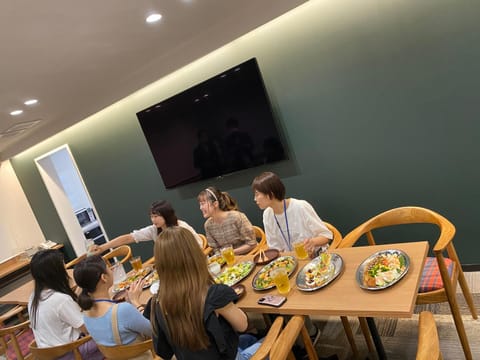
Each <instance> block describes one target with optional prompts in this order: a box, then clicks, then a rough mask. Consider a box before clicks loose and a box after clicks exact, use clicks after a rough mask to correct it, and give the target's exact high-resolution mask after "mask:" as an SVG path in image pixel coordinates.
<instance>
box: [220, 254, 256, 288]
mask: <svg viewBox="0 0 480 360" xmlns="http://www.w3.org/2000/svg"><path fill="white" fill-rule="evenodd" d="M254 267H255V264H254V263H253V261H251V260H248V261H242V262H239V263H238V264H235V265H233V266H230V267H227V268H226V269H225V270H223V271H222V272H221V273H220V274H218V275H217V277H216V278H215V281H216V282H217V283H219V284H225V285H228V286H233V285H235V284H238V283H239V282H240V281H242V280H243V279H245V278H246V277H247V276H248V275H250V273H251V272H252V270H253V268H254Z"/></svg>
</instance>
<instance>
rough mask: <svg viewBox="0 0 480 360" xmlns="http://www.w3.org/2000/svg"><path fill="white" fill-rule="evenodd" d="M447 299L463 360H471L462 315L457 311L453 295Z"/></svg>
mask: <svg viewBox="0 0 480 360" xmlns="http://www.w3.org/2000/svg"><path fill="white" fill-rule="evenodd" d="M447 297H448V304H449V305H450V311H451V312H452V316H453V321H454V322H455V327H456V328H457V333H458V337H459V338H460V342H461V343H462V348H463V352H464V353H465V359H467V360H471V359H472V352H471V350H470V345H469V344H468V338H467V333H466V332H465V327H464V326H463V320H462V315H461V314H460V310H459V309H458V304H457V299H456V298H455V294H454V295H453V296H449V295H448V294H447Z"/></svg>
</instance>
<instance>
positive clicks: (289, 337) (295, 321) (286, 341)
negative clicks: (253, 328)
mask: <svg viewBox="0 0 480 360" xmlns="http://www.w3.org/2000/svg"><path fill="white" fill-rule="evenodd" d="M299 335H302V340H303V342H304V345H305V350H306V351H307V355H308V358H309V359H314V360H318V356H317V352H316V351H315V348H314V347H313V344H312V341H311V340H310V336H309V335H308V330H307V329H306V328H305V325H304V318H303V316H299V315H295V316H293V317H292V318H291V319H290V321H289V322H288V323H287V325H286V326H285V328H284V329H283V330H282V332H281V333H280V335H279V336H278V337H277V339H276V340H275V342H274V344H273V345H272V349H271V350H270V359H272V360H285V359H289V360H291V359H293V360H294V359H295V356H294V355H293V353H292V346H293V345H294V344H295V340H296V339H297V338H298V336H299Z"/></svg>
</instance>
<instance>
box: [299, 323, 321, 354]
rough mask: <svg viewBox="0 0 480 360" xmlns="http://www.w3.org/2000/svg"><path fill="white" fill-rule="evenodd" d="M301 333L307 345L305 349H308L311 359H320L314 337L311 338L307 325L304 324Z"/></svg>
mask: <svg viewBox="0 0 480 360" xmlns="http://www.w3.org/2000/svg"><path fill="white" fill-rule="evenodd" d="M301 334H302V340H303V344H304V345H305V350H307V355H308V358H309V359H310V360H318V355H317V351H316V350H315V348H314V347H313V344H312V339H310V335H309V334H308V330H307V328H306V327H305V325H303V326H302V330H301Z"/></svg>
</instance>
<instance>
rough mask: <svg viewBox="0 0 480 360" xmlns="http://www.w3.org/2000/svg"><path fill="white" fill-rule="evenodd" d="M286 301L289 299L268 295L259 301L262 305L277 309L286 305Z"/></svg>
mask: <svg viewBox="0 0 480 360" xmlns="http://www.w3.org/2000/svg"><path fill="white" fill-rule="evenodd" d="M285 301H287V298H286V297H285V296H281V295H266V296H262V297H261V298H260V299H258V303H259V304H260V305H268V306H275V307H280V306H282V304H283V303H285Z"/></svg>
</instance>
